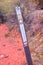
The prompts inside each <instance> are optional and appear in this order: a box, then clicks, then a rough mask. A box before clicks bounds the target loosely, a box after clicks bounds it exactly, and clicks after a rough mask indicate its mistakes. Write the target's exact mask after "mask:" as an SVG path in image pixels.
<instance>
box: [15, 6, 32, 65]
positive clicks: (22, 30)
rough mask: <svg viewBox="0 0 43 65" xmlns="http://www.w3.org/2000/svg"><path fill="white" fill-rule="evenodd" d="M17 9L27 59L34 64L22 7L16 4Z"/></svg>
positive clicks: (30, 64)
mask: <svg viewBox="0 0 43 65" xmlns="http://www.w3.org/2000/svg"><path fill="white" fill-rule="evenodd" d="M15 9H16V14H17V18H18V22H19V27H20V32H21V36H22V41H23V46H24V51H25V55H26V60H27V63H28V65H33V64H32V59H31V54H30V50H29V47H28V42H27V37H26V33H25V28H24V24H23V18H22V13H21V9H20V7H19V6H16V7H15Z"/></svg>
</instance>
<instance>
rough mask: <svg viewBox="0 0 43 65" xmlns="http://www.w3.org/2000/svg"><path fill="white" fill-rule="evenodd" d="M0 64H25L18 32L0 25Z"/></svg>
mask: <svg viewBox="0 0 43 65" xmlns="http://www.w3.org/2000/svg"><path fill="white" fill-rule="evenodd" d="M0 65H27V62H26V57H25V53H24V49H23V44H22V40H21V36H20V33H19V32H18V31H17V30H16V29H14V30H13V31H12V32H9V29H8V27H7V25H6V24H2V25H0Z"/></svg>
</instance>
